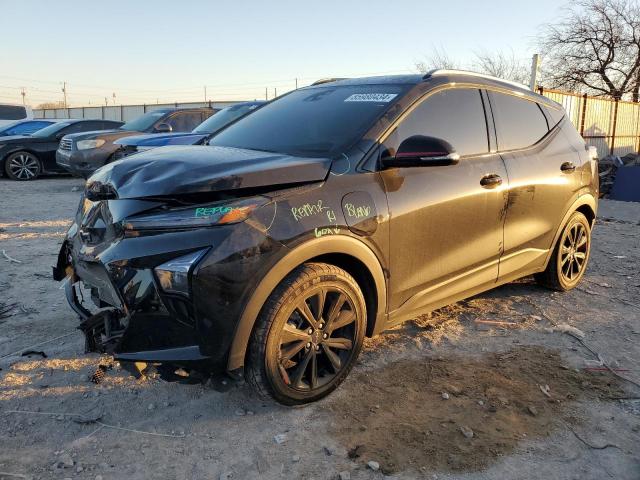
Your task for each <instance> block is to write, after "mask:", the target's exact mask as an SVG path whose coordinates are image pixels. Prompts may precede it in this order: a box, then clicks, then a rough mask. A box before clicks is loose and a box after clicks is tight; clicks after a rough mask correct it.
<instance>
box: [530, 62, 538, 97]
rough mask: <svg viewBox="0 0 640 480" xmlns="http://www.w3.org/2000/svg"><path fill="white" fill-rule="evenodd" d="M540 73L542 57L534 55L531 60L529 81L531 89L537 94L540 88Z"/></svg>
mask: <svg viewBox="0 0 640 480" xmlns="http://www.w3.org/2000/svg"><path fill="white" fill-rule="evenodd" d="M539 71H540V55H539V54H537V53H534V54H533V57H532V58H531V79H530V80H529V88H530V89H531V90H532V91H533V92H535V91H536V89H537V88H538V73H539Z"/></svg>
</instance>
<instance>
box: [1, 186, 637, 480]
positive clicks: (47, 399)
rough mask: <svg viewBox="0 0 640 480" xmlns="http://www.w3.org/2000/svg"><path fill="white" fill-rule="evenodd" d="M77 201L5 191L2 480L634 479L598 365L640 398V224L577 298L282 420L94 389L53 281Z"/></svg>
mask: <svg viewBox="0 0 640 480" xmlns="http://www.w3.org/2000/svg"><path fill="white" fill-rule="evenodd" d="M81 185H82V183H81V182H80V181H78V180H74V179H69V178H48V179H42V180H37V181H34V182H29V183H18V182H10V181H7V180H5V179H0V251H2V250H4V251H5V253H6V255H8V256H9V257H11V258H12V259H15V260H17V261H19V262H20V263H16V262H14V261H11V260H9V259H7V258H6V257H5V256H4V255H0V302H2V303H4V304H9V305H13V306H12V308H11V309H10V311H9V314H10V315H9V316H8V317H5V318H0V368H1V369H2V370H1V371H0V479H14V478H33V479H38V478H39V479H64V478H73V479H92V480H108V479H123V478H127V479H132V480H135V479H143V478H158V479H219V478H222V479H224V478H232V479H245V478H247V479H251V478H262V479H276V478H296V479H298V478H301V479H333V478H340V477H339V475H340V474H341V472H342V478H352V479H382V478H398V479H400V478H402V479H413V478H426V479H468V480H472V479H473V480H476V479H533V478H535V479H538V478H544V479H554V480H555V479H572V480H573V479H581V480H582V479H594V480H595V479H597V480H601V479H607V478H613V479H640V388H638V387H635V386H634V385H632V384H631V383H629V382H627V381H625V380H623V379H621V378H619V377H616V376H614V375H613V374H612V373H611V372H610V371H608V370H606V368H605V367H603V366H602V365H601V362H600V361H599V360H598V359H597V356H596V355H594V353H593V352H596V354H599V355H600V356H601V358H602V359H603V360H604V362H605V363H606V365H608V366H609V367H611V368H612V369H613V370H614V371H615V372H616V373H617V374H618V375H621V376H623V377H627V378H629V379H634V380H635V381H636V382H638V381H640V269H639V268H638V266H639V265H640V204H631V203H619V202H611V201H603V202H602V203H601V211H600V215H599V217H600V218H599V221H598V224H597V227H596V229H595V230H594V233H593V235H594V242H593V247H594V248H593V252H592V257H591V263H590V267H589V270H588V272H587V274H586V277H585V279H584V281H583V283H582V284H581V286H580V287H579V288H577V289H576V290H574V291H572V292H569V293H565V294H561V293H554V292H550V291H548V290H544V289H542V288H539V287H537V286H536V285H535V283H533V281H532V280H531V279H523V280H521V281H519V282H516V283H513V284H510V285H506V286H504V287H501V288H498V289H496V290H494V291H491V292H488V293H485V294H483V295H480V296H478V297H474V298H472V299H469V300H467V301H464V302H460V303H458V304H455V305H452V306H449V307H446V308H444V309H441V310H439V311H437V312H434V313H432V314H430V315H426V316H424V317H422V318H419V319H416V320H414V321H411V322H407V323H406V324H404V325H402V326H401V327H398V328H396V329H394V330H392V331H389V332H386V333H385V334H383V335H382V336H380V337H377V338H375V339H371V340H368V341H367V345H366V348H365V350H364V351H363V354H362V356H361V358H360V361H359V363H358V365H357V366H356V368H355V369H354V371H353V372H352V374H351V376H350V377H349V378H348V379H347V381H346V382H345V383H344V384H343V385H342V386H341V388H340V389H338V391H336V392H335V393H334V394H333V395H332V396H330V397H329V398H328V399H325V400H323V401H321V402H318V403H317V404H315V405H311V406H307V407H305V408H296V409H290V408H284V407H281V406H278V405H275V404H273V403H269V402H264V401H260V400H259V399H257V398H256V397H255V396H254V395H253V393H252V391H251V390H250V389H249V388H248V386H246V385H244V384H235V383H232V382H227V383H226V385H224V384H221V383H216V384H206V385H183V384H179V383H166V382H164V381H162V380H160V379H158V378H156V377H155V376H151V377H146V378H143V379H141V380H136V379H135V378H133V377H131V376H129V375H128V374H127V373H126V372H125V371H124V370H122V369H120V368H119V367H118V365H115V366H114V368H112V369H111V370H107V371H106V372H105V375H104V379H103V381H102V382H101V383H100V384H97V385H96V384H94V383H91V382H90V381H89V377H90V376H91V374H92V373H94V372H95V370H96V367H97V366H98V365H99V364H100V363H101V362H103V363H105V362H108V360H109V359H108V358H101V357H100V356H99V355H85V354H84V353H83V340H82V336H81V334H80V332H79V331H78V330H76V329H75V327H76V325H77V319H76V318H75V316H74V314H73V312H72V311H71V309H70V308H69V307H68V306H67V304H66V301H65V299H64V294H63V292H62V290H60V289H59V286H60V285H59V284H57V283H56V282H54V281H52V280H51V278H50V273H51V266H52V265H53V264H54V263H55V260H56V254H57V251H58V246H59V244H60V242H61V240H62V237H63V234H64V231H65V230H66V226H67V225H68V224H69V223H70V219H71V217H72V216H73V214H74V212H75V210H76V207H77V202H78V197H79V188H80V187H81ZM0 311H2V310H1V309H0ZM492 322H494V323H492ZM495 322H508V324H507V325H505V324H500V323H495ZM561 324H568V325H571V326H573V327H576V328H578V329H580V331H582V332H584V334H585V337H584V340H583V342H584V343H581V342H580V341H579V340H577V339H576V338H575V337H572V336H570V335H568V334H566V333H562V332H561V331H553V327H554V325H556V326H557V325H561ZM42 342H47V343H42ZM26 349H30V350H36V351H43V352H44V353H45V354H46V355H47V358H42V357H41V356H40V355H39V354H31V355H28V356H21V353H23V352H24V351H25V350H26ZM589 349H591V351H590V350H589ZM370 461H374V462H377V464H379V466H380V468H379V470H377V471H374V470H373V469H372V468H371V466H368V465H367V464H368V462H370ZM371 465H372V466H374V467H375V466H376V465H374V464H371Z"/></svg>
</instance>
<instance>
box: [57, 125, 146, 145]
mask: <svg viewBox="0 0 640 480" xmlns="http://www.w3.org/2000/svg"><path fill="white" fill-rule="evenodd" d="M140 133H142V132H132V131H129V130H120V129H117V128H116V129H114V130H94V131H92V132H81V133H70V134H69V135H65V136H64V138H65V139H67V140H72V141H74V142H77V141H78V140H95V139H97V138H100V139H102V140H105V141H107V142H113V141H114V140H117V139H118V138H121V137H129V136H132V135H140Z"/></svg>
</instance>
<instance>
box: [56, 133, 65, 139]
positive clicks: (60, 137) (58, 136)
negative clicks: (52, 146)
mask: <svg viewBox="0 0 640 480" xmlns="http://www.w3.org/2000/svg"><path fill="white" fill-rule="evenodd" d="M65 135H66V133H56V140H62V137H64V136H65Z"/></svg>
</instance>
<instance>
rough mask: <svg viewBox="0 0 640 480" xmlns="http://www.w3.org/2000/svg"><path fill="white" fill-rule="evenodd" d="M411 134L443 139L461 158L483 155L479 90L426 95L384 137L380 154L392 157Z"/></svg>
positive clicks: (484, 141) (485, 149)
mask: <svg viewBox="0 0 640 480" xmlns="http://www.w3.org/2000/svg"><path fill="white" fill-rule="evenodd" d="M413 135H426V136H430V137H437V138H441V139H443V140H446V141H447V142H449V143H450V144H451V145H452V146H453V148H454V149H455V150H456V152H458V153H459V154H460V155H462V156H464V155H474V154H483V153H487V152H488V151H489V142H488V136H487V122H486V118H485V114H484V107H483V104H482V98H481V96H480V90H477V89H470V88H467V89H462V88H455V89H447V90H443V91H441V92H437V93H435V94H433V95H431V96H429V97H428V98H427V99H426V100H425V101H423V102H422V104H420V105H419V106H418V107H416V108H415V109H414V110H413V111H412V112H411V113H410V114H409V115H408V116H407V117H406V118H405V119H404V120H402V121H401V122H400V124H399V125H398V126H397V127H396V128H395V129H394V130H393V132H392V133H391V134H390V135H389V137H387V139H386V140H385V142H384V148H383V154H382V155H383V156H394V155H395V153H396V151H397V149H398V146H399V145H400V143H402V141H403V140H405V139H407V138H409V137H411V136H413Z"/></svg>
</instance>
